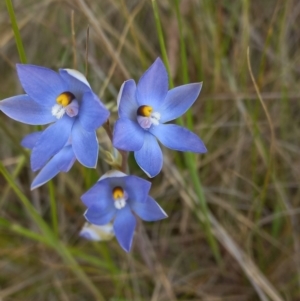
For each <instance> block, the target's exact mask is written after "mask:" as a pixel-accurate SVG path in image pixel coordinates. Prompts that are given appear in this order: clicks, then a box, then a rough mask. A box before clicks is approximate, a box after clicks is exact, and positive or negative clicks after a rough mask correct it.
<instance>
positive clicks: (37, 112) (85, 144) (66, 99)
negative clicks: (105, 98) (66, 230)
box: [0, 64, 109, 171]
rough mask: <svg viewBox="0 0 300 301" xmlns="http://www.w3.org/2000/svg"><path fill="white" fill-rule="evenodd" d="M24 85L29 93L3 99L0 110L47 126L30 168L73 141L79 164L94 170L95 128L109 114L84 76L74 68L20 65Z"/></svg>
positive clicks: (16, 118)
mask: <svg viewBox="0 0 300 301" xmlns="http://www.w3.org/2000/svg"><path fill="white" fill-rule="evenodd" d="M17 72H18V76H19V79H20V82H21V85H22V87H23V89H24V90H25V92H26V93H27V94H24V95H18V96H14V97H10V98H7V99H4V100H2V101H1V102H0V110H1V111H2V112H3V113H4V114H6V115H7V116H9V117H11V118H12V119H15V120H17V121H20V122H23V123H26V124H32V125H45V124H48V123H53V124H52V125H50V126H49V127H48V128H47V129H46V130H44V131H43V132H42V134H41V135H40V137H39V139H38V140H37V141H36V143H35V145H34V147H33V149H32V154H31V167H32V169H33V170H34V171H35V170H38V169H40V168H42V167H43V166H44V165H45V164H46V162H47V161H48V160H49V159H50V158H51V157H52V156H54V155H55V154H57V153H58V152H59V151H60V150H61V149H62V148H63V147H64V146H65V145H66V143H67V141H68V139H69V138H70V137H71V139H72V147H73V150H74V154H75V156H76V158H77V159H78V161H79V162H80V163H81V164H83V165H85V166H87V167H95V166H96V164H97V159H98V148H99V145H98V141H97V137H96V129H97V128H98V127H100V126H101V125H102V124H103V123H104V122H105V121H106V120H107V119H108V117H109V111H108V110H107V109H106V108H105V106H104V105H103V104H102V103H101V101H100V100H99V98H98V97H97V96H96V95H95V93H94V92H93V91H92V89H91V87H90V85H89V83H88V82H87V80H86V78H85V76H84V75H83V74H81V73H80V72H78V71H76V70H72V69H61V70H59V73H56V72H54V71H53V70H51V69H48V68H44V67H39V66H33V65H21V64H18V65H17Z"/></svg>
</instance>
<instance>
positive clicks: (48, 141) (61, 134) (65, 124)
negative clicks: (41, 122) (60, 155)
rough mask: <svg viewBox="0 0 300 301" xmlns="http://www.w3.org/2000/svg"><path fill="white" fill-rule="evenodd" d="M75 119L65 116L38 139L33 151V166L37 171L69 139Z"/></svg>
mask: <svg viewBox="0 0 300 301" xmlns="http://www.w3.org/2000/svg"><path fill="white" fill-rule="evenodd" d="M73 123H74V119H73V118H70V117H68V116H66V115H65V116H63V117H62V118H61V119H59V120H58V121H57V122H55V123H54V124H53V125H50V126H49V127H48V128H46V129H45V130H44V131H43V133H42V135H41V137H40V138H39V139H38V140H37V142H36V144H35V146H34V148H33V149H32V153H31V168H32V170H33V171H36V170H38V169H40V168H42V167H43V166H44V165H45V164H46V162H47V161H48V160H49V159H50V158H51V157H52V156H54V155H55V154H56V153H57V152H58V151H60V150H61V149H62V148H63V147H64V145H65V144H66V142H67V141H68V139H69V137H70V133H71V128H72V125H73Z"/></svg>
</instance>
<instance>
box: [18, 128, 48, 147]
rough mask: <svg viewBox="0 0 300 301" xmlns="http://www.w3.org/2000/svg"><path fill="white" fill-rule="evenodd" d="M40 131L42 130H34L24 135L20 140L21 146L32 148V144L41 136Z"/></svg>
mask: <svg viewBox="0 0 300 301" xmlns="http://www.w3.org/2000/svg"><path fill="white" fill-rule="evenodd" d="M42 133H43V132H34V133H31V134H29V135H27V136H25V137H24V138H23V140H22V141H21V145H22V146H23V147H26V148H29V149H33V147H34V145H35V144H36V142H37V141H38V139H39V138H40V137H41V135H42Z"/></svg>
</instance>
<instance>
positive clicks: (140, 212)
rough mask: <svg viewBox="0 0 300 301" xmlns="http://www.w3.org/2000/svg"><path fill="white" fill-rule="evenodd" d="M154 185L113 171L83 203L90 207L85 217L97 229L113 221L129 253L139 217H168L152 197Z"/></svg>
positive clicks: (151, 218)
mask: <svg viewBox="0 0 300 301" xmlns="http://www.w3.org/2000/svg"><path fill="white" fill-rule="evenodd" d="M150 187H151V183H150V182H148V181H146V180H143V179H141V178H139V177H136V176H128V175H126V174H124V173H122V172H120V171H115V170H114V171H110V172H108V173H106V174H105V175H103V176H102V177H101V178H100V179H99V181H98V182H97V183H96V184H95V185H94V186H93V187H92V188H91V189H90V190H88V191H87V192H86V193H85V194H84V195H82V197H81V199H82V201H83V203H84V204H85V205H86V206H87V207H88V209H87V210H86V212H85V214H84V216H85V218H86V220H87V221H88V222H90V223H91V224H94V225H99V226H101V225H106V224H107V223H109V222H110V221H111V220H113V227H114V232H115V235H116V238H117V240H118V242H119V244H120V245H121V247H122V248H123V249H124V250H125V251H126V252H129V251H130V249H131V245H132V240H133V234H134V230H135V227H136V217H135V215H137V216H139V217H140V218H141V219H142V220H144V221H158V220H161V219H164V218H166V217H167V215H166V213H165V212H164V211H163V209H162V208H161V207H160V206H159V205H158V204H157V203H156V201H155V200H154V199H153V198H152V197H150V196H149V195H148V193H149V190H150Z"/></svg>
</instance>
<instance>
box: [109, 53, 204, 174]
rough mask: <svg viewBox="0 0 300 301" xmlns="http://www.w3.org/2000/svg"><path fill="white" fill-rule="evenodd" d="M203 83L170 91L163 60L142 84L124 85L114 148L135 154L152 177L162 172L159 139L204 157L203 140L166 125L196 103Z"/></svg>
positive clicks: (183, 129) (119, 99)
mask: <svg viewBox="0 0 300 301" xmlns="http://www.w3.org/2000/svg"><path fill="white" fill-rule="evenodd" d="M201 87H202V83H194V84H188V85H183V86H179V87H177V88H174V89H171V90H170V91H168V74H167V71H166V68H165V66H164V64H163V62H162V61H161V59H160V58H158V59H156V61H155V62H154V63H153V64H152V66H150V68H149V69H148V70H147V71H146V72H145V73H144V75H143V76H142V77H141V79H140V80H139V82H138V84H137V86H136V84H135V82H134V80H132V79H131V80H128V81H126V82H124V83H123V85H122V87H121V90H120V92H119V96H118V110H119V117H120V119H119V120H118V121H117V122H116V124H115V127H114V137H113V145H114V147H116V148H118V149H121V150H125V151H134V156H135V159H136V161H137V163H138V165H139V166H140V167H141V168H142V169H143V170H144V172H145V173H146V174H147V175H148V176H149V177H154V176H156V175H157V174H158V173H159V172H160V171H161V168H162V164H163V156H162V152H161V149H160V147H159V145H158V142H157V140H156V138H157V139H158V140H159V141H160V142H161V143H162V144H163V145H164V146H166V147H168V148H171V149H175V150H178V151H191V152H195V153H205V152H206V147H205V146H204V144H203V142H202V141H201V140H200V138H199V137H198V136H197V135H195V134H194V133H192V132H190V131H189V130H187V129H185V128H183V127H181V126H178V125H175V124H164V123H166V122H168V121H171V120H173V119H176V118H177V117H179V116H181V115H182V114H184V113H185V112H186V111H187V110H188V109H189V108H190V106H191V105H192V104H193V103H194V102H195V100H196V99H197V97H198V95H199V93H200V90H201Z"/></svg>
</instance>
